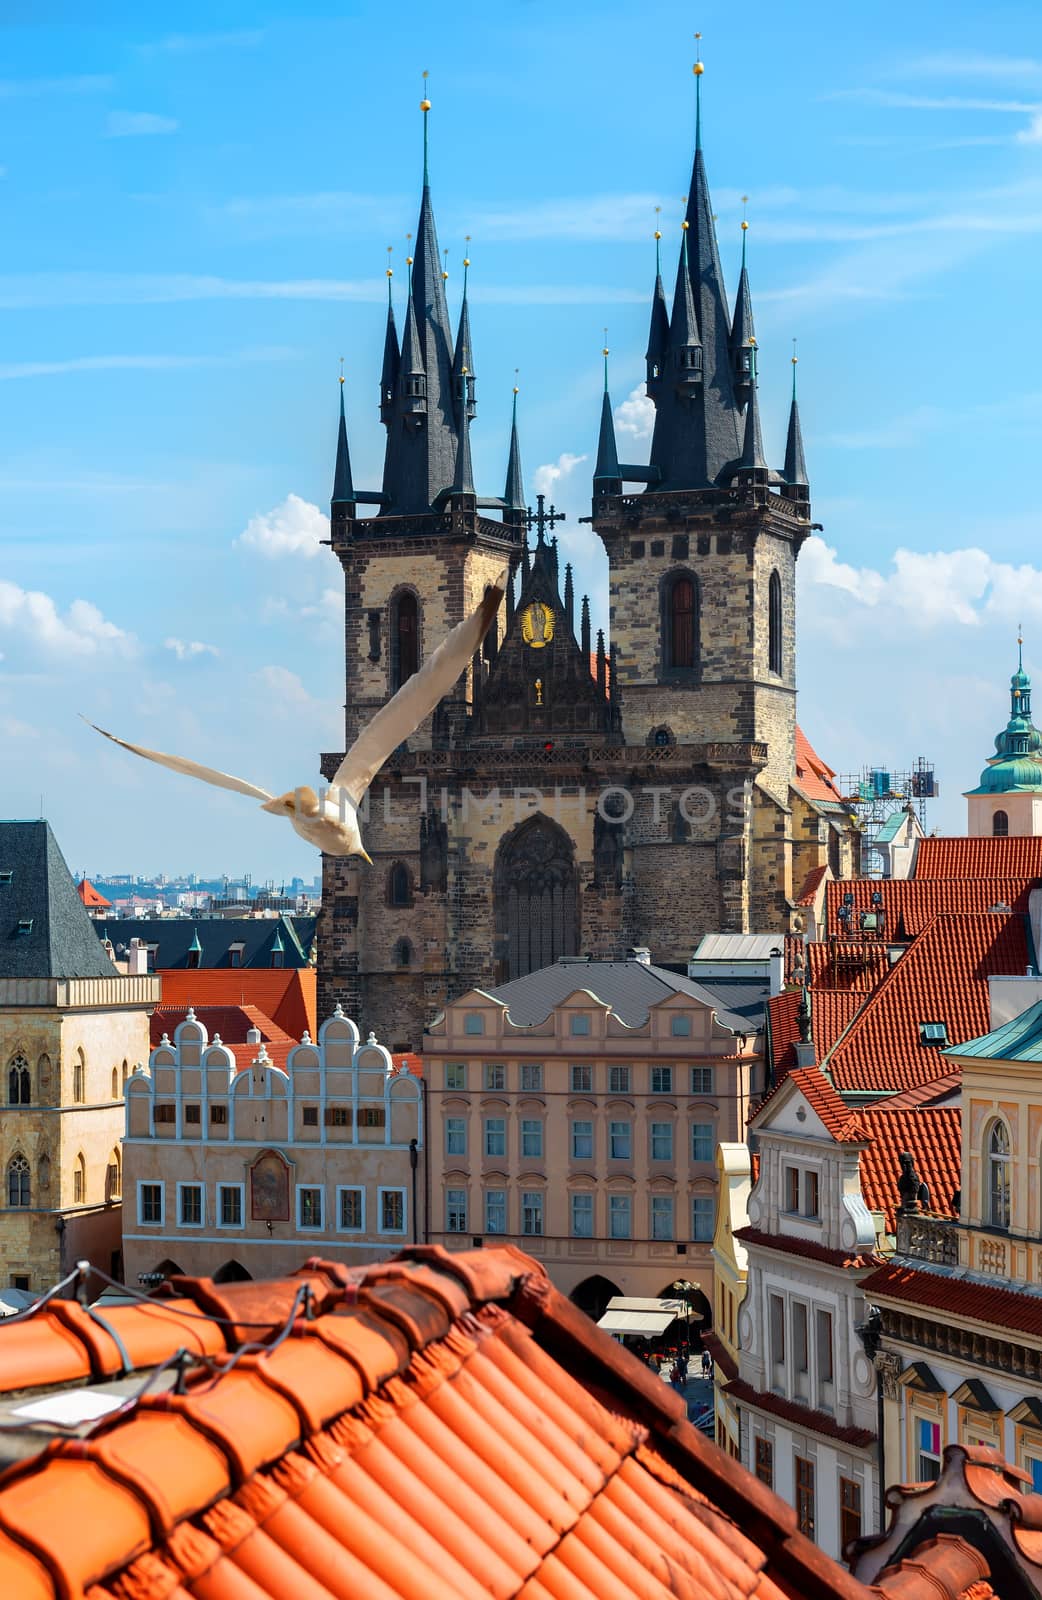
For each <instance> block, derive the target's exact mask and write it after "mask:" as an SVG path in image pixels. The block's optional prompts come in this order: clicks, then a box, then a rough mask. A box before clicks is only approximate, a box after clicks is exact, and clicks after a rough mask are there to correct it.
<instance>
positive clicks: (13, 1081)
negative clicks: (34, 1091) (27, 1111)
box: [7, 1054, 32, 1106]
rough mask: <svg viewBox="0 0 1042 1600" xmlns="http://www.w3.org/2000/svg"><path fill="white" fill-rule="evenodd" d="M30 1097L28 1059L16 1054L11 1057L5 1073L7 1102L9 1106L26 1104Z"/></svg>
mask: <svg viewBox="0 0 1042 1600" xmlns="http://www.w3.org/2000/svg"><path fill="white" fill-rule="evenodd" d="M31 1099H32V1095H31V1093H30V1085H29V1061H28V1059H27V1057H26V1056H23V1055H21V1054H18V1055H16V1056H13V1057H12V1059H11V1067H10V1071H9V1072H8V1074H7V1103H8V1105H9V1106H27V1105H29V1104H30V1102H31Z"/></svg>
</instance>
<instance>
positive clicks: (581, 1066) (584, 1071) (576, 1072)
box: [568, 1061, 594, 1094]
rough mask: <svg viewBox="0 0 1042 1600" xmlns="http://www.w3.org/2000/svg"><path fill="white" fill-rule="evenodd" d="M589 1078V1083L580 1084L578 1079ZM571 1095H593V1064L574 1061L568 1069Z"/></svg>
mask: <svg viewBox="0 0 1042 1600" xmlns="http://www.w3.org/2000/svg"><path fill="white" fill-rule="evenodd" d="M579 1076H581V1077H589V1083H587V1084H579V1083H578V1082H577V1081H576V1079H577V1077H579ZM568 1092H569V1094H593V1092H594V1091H593V1062H592V1061H573V1062H571V1063H570V1064H569V1067H568Z"/></svg>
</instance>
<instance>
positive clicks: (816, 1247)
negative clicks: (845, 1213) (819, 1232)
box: [734, 1228, 883, 1272]
mask: <svg viewBox="0 0 1042 1600" xmlns="http://www.w3.org/2000/svg"><path fill="white" fill-rule="evenodd" d="M734 1236H735V1238H736V1239H741V1240H743V1242H744V1243H745V1244H755V1245H760V1246H761V1247H762V1248H763V1249H765V1250H776V1251H778V1252H779V1254H780V1255H783V1256H802V1257H803V1258H804V1260H805V1261H824V1262H827V1263H828V1265H829V1266H832V1267H844V1268H846V1269H847V1270H848V1271H851V1272H858V1271H868V1270H869V1269H870V1268H872V1267H876V1266H878V1265H879V1264H880V1262H881V1261H882V1259H883V1258H882V1256H879V1255H876V1253H875V1251H869V1252H867V1253H866V1254H864V1255H851V1254H850V1253H849V1251H846V1250H833V1249H832V1248H831V1247H830V1246H829V1245H827V1244H819V1243H818V1241H817V1240H816V1239H799V1238H797V1237H796V1235H795V1234H788V1233H765V1232H763V1230H762V1229H760V1228H736V1229H735V1230H734Z"/></svg>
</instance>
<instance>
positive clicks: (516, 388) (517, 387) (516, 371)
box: [514, 367, 521, 394]
mask: <svg viewBox="0 0 1042 1600" xmlns="http://www.w3.org/2000/svg"><path fill="white" fill-rule="evenodd" d="M520 371H521V368H520V367H515V368H514V393H515V394H520V393H521V386H520V384H519V383H518V381H517V379H518V374H519V373H520Z"/></svg>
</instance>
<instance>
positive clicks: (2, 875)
mask: <svg viewBox="0 0 1042 1600" xmlns="http://www.w3.org/2000/svg"><path fill="white" fill-rule="evenodd" d="M13 878H14V873H13V872H0V884H5V883H10V882H12V880H13Z"/></svg>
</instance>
